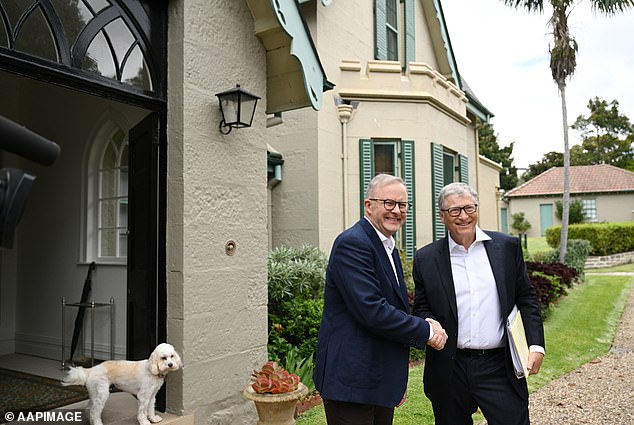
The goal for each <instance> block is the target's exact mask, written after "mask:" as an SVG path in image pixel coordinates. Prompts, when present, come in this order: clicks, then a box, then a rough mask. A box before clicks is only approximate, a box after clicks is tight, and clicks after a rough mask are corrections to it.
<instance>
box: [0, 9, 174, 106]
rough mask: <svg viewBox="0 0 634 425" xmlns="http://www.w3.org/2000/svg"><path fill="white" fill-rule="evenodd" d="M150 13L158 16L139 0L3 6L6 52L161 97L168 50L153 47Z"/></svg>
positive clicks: (0, 19)
mask: <svg viewBox="0 0 634 425" xmlns="http://www.w3.org/2000/svg"><path fill="white" fill-rule="evenodd" d="M155 9H159V10H160V8H155ZM147 10H150V13H158V12H154V11H153V10H152V9H147V8H146V7H143V5H142V3H141V1H139V0H137V1H130V0H128V1H122V0H28V1H27V0H3V1H0V51H1V50H2V49H7V50H9V51H10V52H11V53H12V55H13V56H16V57H20V58H23V57H24V56H25V55H26V56H29V57H32V58H33V62H37V63H42V64H45V63H50V62H55V63H56V64H55V66H56V67H57V69H62V70H66V71H67V70H68V69H71V70H72V73H74V74H78V73H79V74H81V73H90V74H91V75H93V77H97V78H98V79H99V78H105V79H108V80H110V81H111V82H115V83H119V84H121V85H122V86H123V87H125V86H126V85H127V86H131V87H132V88H134V89H136V90H137V91H138V90H140V91H143V92H150V93H151V92H155V93H158V94H159V97H161V96H162V93H161V89H159V86H161V84H160V81H162V79H161V76H160V75H157V74H158V73H163V71H162V70H161V67H160V66H157V65H156V64H158V63H160V58H158V57H156V56H160V55H161V54H160V53H157V52H161V51H162V50H163V49H162V47H160V46H152V45H151V41H150V36H149V34H150V33H151V31H150V28H149V22H151V21H152V18H153V17H150V16H148V14H147V13H146V11H147ZM153 16H154V15H153ZM156 26H157V28H155V30H156V31H155V32H160V31H161V30H163V28H161V25H160V24H159V25H156ZM155 38H156V37H155ZM159 38H160V37H159ZM159 44H160V43H159ZM51 65H53V64H49V66H51Z"/></svg>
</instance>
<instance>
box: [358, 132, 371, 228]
mask: <svg viewBox="0 0 634 425" xmlns="http://www.w3.org/2000/svg"><path fill="white" fill-rule="evenodd" d="M359 176H360V182H359V192H360V197H361V217H363V214H364V210H363V199H364V198H365V191H366V189H367V188H368V184H370V180H372V177H374V155H373V149H372V140H370V139H361V140H359Z"/></svg>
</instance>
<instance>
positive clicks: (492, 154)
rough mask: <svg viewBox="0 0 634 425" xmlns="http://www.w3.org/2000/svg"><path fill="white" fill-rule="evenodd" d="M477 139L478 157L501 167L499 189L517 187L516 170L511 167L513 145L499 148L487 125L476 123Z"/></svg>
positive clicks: (490, 128)
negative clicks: (478, 146)
mask: <svg viewBox="0 0 634 425" xmlns="http://www.w3.org/2000/svg"><path fill="white" fill-rule="evenodd" d="M477 129H478V139H479V142H480V143H479V145H480V155H482V156H485V157H487V158H488V159H490V160H491V161H493V162H497V163H498V164H500V165H501V166H502V170H501V171H500V188H502V189H504V190H511V189H513V188H514V187H515V186H517V181H518V178H517V168H515V166H514V165H513V156H512V155H513V143H511V144H509V145H508V146H506V147H503V148H501V147H500V145H499V144H498V140H497V139H498V138H497V135H496V134H495V131H494V130H493V126H492V125H491V124H489V123H482V122H480V123H478V126H477Z"/></svg>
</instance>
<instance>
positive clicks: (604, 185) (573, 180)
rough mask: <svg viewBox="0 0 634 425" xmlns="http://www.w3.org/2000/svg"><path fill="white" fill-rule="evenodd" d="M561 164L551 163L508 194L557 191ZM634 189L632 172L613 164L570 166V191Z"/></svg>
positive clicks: (561, 184) (560, 186)
mask: <svg viewBox="0 0 634 425" xmlns="http://www.w3.org/2000/svg"><path fill="white" fill-rule="evenodd" d="M563 191H564V167H553V168H551V169H549V170H546V171H544V172H543V173H541V174H540V175H538V176H537V177H534V178H532V179H531V180H529V181H527V182H526V183H524V184H522V185H520V186H518V187H516V188H514V189H511V190H510V191H508V192H507V193H506V196H508V197H519V196H540V195H561V194H562V193H563ZM600 192H634V173H633V172H631V171H628V170H624V169H622V168H617V167H614V166H613V165H607V164H601V165H578V166H575V167H570V193H571V194H574V193H579V194H580V193H600Z"/></svg>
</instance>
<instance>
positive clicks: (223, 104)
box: [216, 84, 260, 134]
mask: <svg viewBox="0 0 634 425" xmlns="http://www.w3.org/2000/svg"><path fill="white" fill-rule="evenodd" d="M216 96H218V102H219V103H220V112H222V121H220V126H219V128H220V132H221V133H222V134H229V133H231V129H232V128H243V127H251V123H252V122H253V116H254V115H255V107H256V105H257V104H258V100H260V98H259V97H258V96H256V95H254V94H251V93H249V92H248V91H246V90H243V89H241V88H240V84H236V87H235V88H233V89H231V90H227V91H223V92H222V93H216Z"/></svg>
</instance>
